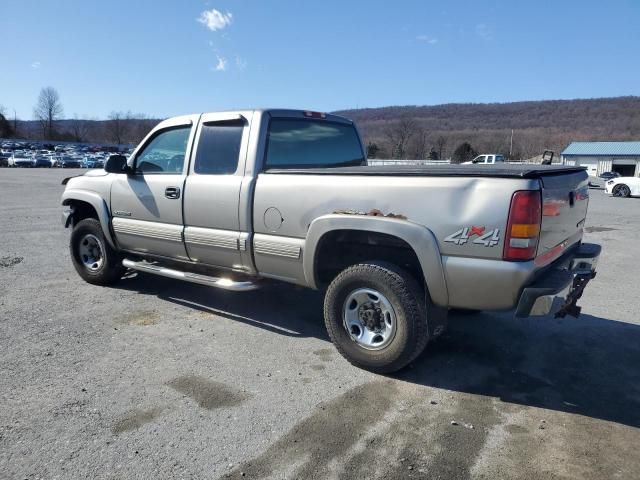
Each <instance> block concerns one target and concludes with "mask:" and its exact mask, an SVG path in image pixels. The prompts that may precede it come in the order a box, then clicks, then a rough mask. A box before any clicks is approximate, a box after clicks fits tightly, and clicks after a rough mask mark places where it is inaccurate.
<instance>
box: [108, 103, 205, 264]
mask: <svg viewBox="0 0 640 480" xmlns="http://www.w3.org/2000/svg"><path fill="white" fill-rule="evenodd" d="M197 120H198V116H197V115H195V116H193V115H192V116H188V117H178V118H176V119H173V120H171V122H170V123H168V124H163V125H162V126H161V128H159V129H158V130H156V131H154V132H153V133H152V134H151V135H150V136H149V137H148V138H146V139H145V142H144V144H143V145H142V146H141V147H140V148H138V149H137V150H136V151H135V152H134V157H133V159H130V161H129V166H130V167H131V168H132V172H131V173H129V174H118V176H117V178H116V180H115V181H114V182H113V185H112V188H111V213H112V216H113V220H112V225H113V230H114V234H115V236H116V239H117V241H118V243H119V245H120V247H121V248H122V249H124V250H131V251H136V252H142V253H149V254H154V255H160V256H164V257H171V258H178V259H187V258H188V257H187V252H186V250H185V246H184V241H183V229H184V226H183V217H182V201H183V200H182V199H183V193H184V183H185V177H186V171H187V164H188V161H187V160H188V158H189V155H190V150H191V145H192V143H193V135H194V131H195V128H194V125H195V124H196V123H197Z"/></svg>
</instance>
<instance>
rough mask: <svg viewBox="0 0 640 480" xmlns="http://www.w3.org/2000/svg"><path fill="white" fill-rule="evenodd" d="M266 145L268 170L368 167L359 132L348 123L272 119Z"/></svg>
mask: <svg viewBox="0 0 640 480" xmlns="http://www.w3.org/2000/svg"><path fill="white" fill-rule="evenodd" d="M267 143H268V144H267V158H266V168H267V169H269V168H314V167H315V168H323V167H324V168H326V167H343V166H349V165H366V159H365V158H364V155H363V152H362V145H361V144H360V139H359V137H358V134H357V132H356V129H355V127H354V126H353V125H351V124H348V123H338V122H331V121H327V120H310V119H297V118H273V119H272V120H271V123H270V125H269V136H268V140H267Z"/></svg>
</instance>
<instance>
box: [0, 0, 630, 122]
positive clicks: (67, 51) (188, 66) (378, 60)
mask: <svg viewBox="0 0 640 480" xmlns="http://www.w3.org/2000/svg"><path fill="white" fill-rule="evenodd" d="M0 32H2V35H1V36H0V38H2V50H1V51H2V55H1V56H0V58H2V62H1V65H2V66H1V67H0V68H1V71H2V73H1V75H0V105H4V107H5V109H6V110H7V113H8V114H10V116H13V109H14V108H15V110H16V111H17V114H18V117H19V118H23V119H29V118H31V117H32V110H33V105H34V104H35V101H36V98H37V95H38V92H39V90H40V88H41V87H44V86H49V85H50V86H53V87H55V88H56V89H57V90H58V92H59V93H60V97H61V100H62V103H63V106H64V112H65V117H72V116H74V114H77V115H78V116H81V117H83V116H85V117H93V118H105V117H106V116H107V115H108V114H109V112H111V111H114V110H123V111H126V110H131V111H132V112H142V113H145V114H147V115H149V116H154V117H166V116H171V115H177V114H182V113H191V112H202V111H215V110H221V109H233V108H244V107H273V106H276V107H291V108H309V109H315V110H321V111H332V110H338V109H345V108H355V107H375V106H385V105H408V104H410V105H426V104H440V103H451V102H508V101H517V100H537V99H556V98H585V97H604V96H617V95H640V62H639V61H638V58H640V1H637V0H627V1H621V0H611V1H608V2H602V1H561V0H556V1H529V2H524V1H517V2H516V1H513V0H512V1H495V2H489V1H481V0H476V1H455V2H453V1H451V2H446V1H427V0H423V1H419V0H417V1H402V0H396V1H394V2H391V1H376V0H367V1H355V0H353V1H347V0H342V1H336V0H322V1H301V0H298V1H294V0H290V1H285V0H262V1H260V0H253V1H249V0H246V1H243V0H182V1H178V0H175V1H168V0H164V1H160V0H156V1H152V0H109V1H100V2H98V1H91V0H68V1H65V0H57V1H56V0H48V1H42V0H40V1H36V0H0Z"/></svg>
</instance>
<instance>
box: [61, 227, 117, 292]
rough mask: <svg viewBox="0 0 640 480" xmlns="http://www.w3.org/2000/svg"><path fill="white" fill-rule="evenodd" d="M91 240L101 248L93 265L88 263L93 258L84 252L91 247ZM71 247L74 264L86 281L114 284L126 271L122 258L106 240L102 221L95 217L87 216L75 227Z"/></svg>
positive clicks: (97, 283) (98, 283)
mask: <svg viewBox="0 0 640 480" xmlns="http://www.w3.org/2000/svg"><path fill="white" fill-rule="evenodd" d="M90 242H91V243H93V242H95V243H96V244H97V245H98V247H99V250H100V256H99V258H98V256H96V257H95V262H93V265H92V266H88V265H87V264H88V263H91V262H90V260H91V258H87V256H86V255H84V254H83V252H85V251H86V249H87V248H91V245H90V244H89V243H90ZM87 244H89V246H87ZM69 249H70V250H71V261H72V262H73V266H74V267H75V269H76V272H78V275H80V276H81V277H82V279H83V280H84V281H85V282H88V283H92V284H94V285H112V284H114V283H116V282H117V281H118V280H120V278H122V275H123V274H124V271H125V268H124V267H123V266H122V259H121V258H120V255H118V252H116V251H115V250H114V249H113V248H112V247H111V246H110V245H109V243H108V242H107V241H106V239H105V237H104V233H103V232H102V227H101V225H100V222H99V221H98V220H96V219H95V218H85V219H84V220H81V221H80V222H78V223H77V225H75V226H74V227H73V231H72V232H71V241H70V242H69ZM93 251H97V250H96V249H93Z"/></svg>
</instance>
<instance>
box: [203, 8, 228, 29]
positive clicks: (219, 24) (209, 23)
mask: <svg viewBox="0 0 640 480" xmlns="http://www.w3.org/2000/svg"><path fill="white" fill-rule="evenodd" d="M232 18H233V15H232V14H231V13H230V12H227V13H222V12H220V11H219V10H216V9H215V8H213V9H211V10H205V11H204V12H202V13H201V14H200V16H199V17H198V18H197V19H196V20H197V21H198V22H200V23H201V24H203V25H204V26H205V27H207V28H208V29H209V30H211V31H212V32H215V31H216V30H222V29H223V28H225V27H226V26H228V25H229V24H230V23H231V19H232Z"/></svg>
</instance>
